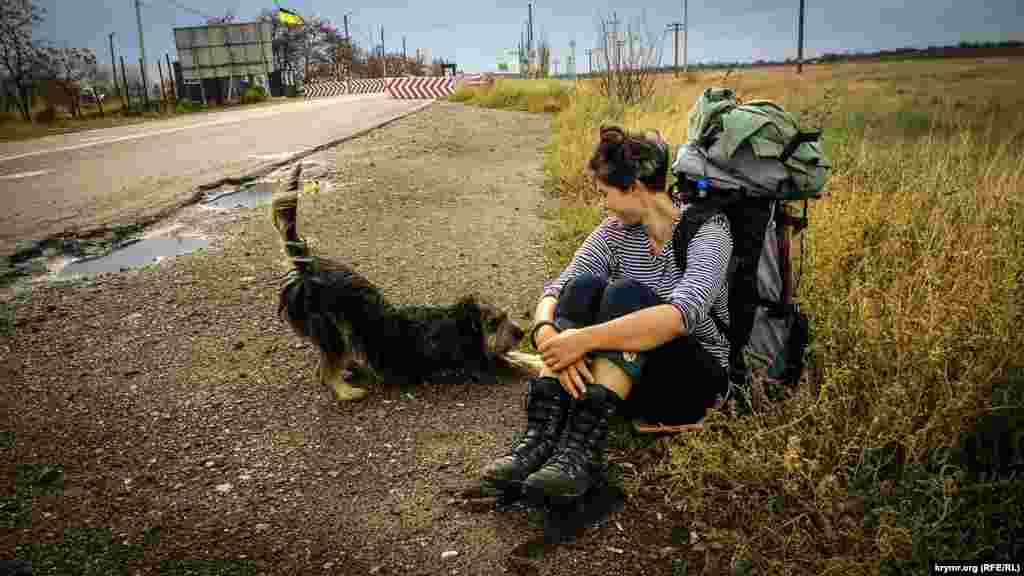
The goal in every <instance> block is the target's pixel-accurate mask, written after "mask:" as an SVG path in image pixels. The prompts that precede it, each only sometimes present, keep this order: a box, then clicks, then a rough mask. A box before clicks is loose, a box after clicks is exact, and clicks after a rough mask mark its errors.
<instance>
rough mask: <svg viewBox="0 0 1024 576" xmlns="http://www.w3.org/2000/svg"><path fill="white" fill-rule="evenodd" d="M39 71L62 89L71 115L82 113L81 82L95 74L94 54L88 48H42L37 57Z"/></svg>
mask: <svg viewBox="0 0 1024 576" xmlns="http://www.w3.org/2000/svg"><path fill="white" fill-rule="evenodd" d="M39 67H40V72H41V74H42V75H43V77H45V78H46V79H49V80H52V81H53V82H54V83H55V84H56V86H57V87H58V88H59V89H60V90H62V91H63V92H64V94H65V96H66V97H67V100H66V101H67V102H69V103H70V108H71V109H70V112H71V115H72V116H73V117H75V118H77V117H79V116H80V115H81V114H82V106H81V96H82V83H83V81H85V80H89V79H91V78H94V77H95V76H96V54H94V53H93V51H92V50H90V49H88V48H53V47H46V48H44V49H42V51H41V54H40V58H39Z"/></svg>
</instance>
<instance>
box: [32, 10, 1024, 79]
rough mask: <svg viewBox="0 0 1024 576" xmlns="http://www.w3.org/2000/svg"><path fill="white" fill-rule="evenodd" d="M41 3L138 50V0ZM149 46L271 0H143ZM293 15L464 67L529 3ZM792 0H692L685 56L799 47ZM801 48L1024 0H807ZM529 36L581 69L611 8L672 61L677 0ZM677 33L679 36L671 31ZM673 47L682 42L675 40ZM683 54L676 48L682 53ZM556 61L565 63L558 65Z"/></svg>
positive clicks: (501, 47)
mask: <svg viewBox="0 0 1024 576" xmlns="http://www.w3.org/2000/svg"><path fill="white" fill-rule="evenodd" d="M36 1H37V3H38V4H39V5H40V6H42V7H44V8H45V9H46V11H47V14H46V21H45V22H44V23H43V24H42V26H40V28H39V30H38V32H37V34H38V36H39V37H42V38H45V39H47V40H51V41H53V42H55V43H57V44H59V45H64V44H65V43H66V44H67V45H68V46H72V47H87V48H91V49H93V50H94V51H95V52H96V54H97V56H98V57H99V59H100V62H102V63H104V64H109V62H110V49H109V44H108V40H107V38H108V34H109V33H111V32H113V33H114V34H115V36H114V44H115V49H116V50H117V53H118V54H119V55H123V56H124V58H125V61H126V62H137V61H138V57H139V38H138V25H137V22H136V15H135V0H36ZM141 1H142V26H143V36H144V39H145V47H146V56H147V58H148V59H149V60H150V66H154V67H155V63H153V62H154V58H156V57H160V58H161V59H163V56H164V54H170V56H171V60H172V61H173V60H175V59H176V57H175V48H174V38H173V33H172V29H173V28H174V27H176V26H197V25H202V24H204V23H205V18H204V17H203V16H201V15H199V14H197V13H196V12H199V13H202V14H205V15H222V14H224V13H225V12H226V11H227V10H231V11H233V12H234V14H235V15H236V16H237V18H238V20H239V21H248V20H252V19H254V18H255V17H256V15H257V14H259V12H260V10H261V9H263V8H273V7H274V1H273V0H141ZM278 1H279V2H280V5H281V6H282V7H284V8H289V9H292V10H294V11H297V12H299V13H300V14H315V15H320V16H322V17H326V18H328V19H329V20H331V21H333V22H334V23H336V24H337V25H338V26H339V28H340V27H341V25H342V23H343V16H344V14H345V13H346V12H350V13H351V15H350V17H349V18H350V20H349V22H350V33H351V34H352V36H353V37H354V39H355V41H356V42H357V43H359V44H360V45H362V46H366V45H367V44H368V43H369V42H370V37H371V35H372V37H373V38H374V39H375V42H379V38H380V26H381V25H383V26H384V43H385V46H386V48H387V50H388V51H389V52H390V51H393V50H401V46H402V37H403V36H404V37H405V38H406V42H407V46H408V52H409V53H410V54H415V52H416V49H417V48H420V49H429V50H430V53H431V55H432V56H434V57H443V58H446V59H448V60H454V61H455V62H456V63H457V64H458V66H459V68H460V69H461V70H465V71H467V72H485V71H493V70H496V69H497V62H498V60H499V58H500V57H501V54H502V53H503V52H504V51H505V50H509V49H514V48H515V47H516V44H517V43H518V41H519V37H520V31H521V30H523V29H524V28H525V24H526V19H527V4H528V3H527V2H526V1H525V0H524V1H520V2H508V1H502V2H498V1H497V0H433V1H429V2H408V1H402V0H373V1H367V0H359V1H351V2H344V1H339V0H278ZM798 5H799V3H798V0H785V1H782V0H717V1H710V0H689V27H690V34H689V42H688V55H689V60H690V62H701V61H708V60H719V61H721V60H726V61H732V60H739V61H749V60H757V59H765V60H774V59H782V58H786V57H791V56H795V55H796V24H797V7H798ZM806 11H807V12H806V22H807V23H806V33H805V40H804V53H805V56H806V57H813V56H815V55H817V54H821V53H823V52H843V51H864V50H875V49H884V48H899V47H904V46H927V45H930V44H951V43H957V42H961V41H1000V40H1024V0H902V1H900V0H855V1H850V0H806ZM533 12H534V30H535V36H536V37H540V36H541V35H544V36H546V37H547V38H548V40H549V41H550V42H551V45H552V46H553V48H554V55H555V57H556V58H559V59H560V60H562V62H563V63H564V62H565V60H566V57H567V56H568V54H569V43H570V41H573V40H575V42H576V61H577V67H576V69H577V71H579V72H585V71H586V70H587V57H586V54H585V52H584V50H585V49H586V48H591V47H594V46H595V42H596V39H597V37H598V34H597V29H598V22H599V19H600V18H601V17H610V16H611V15H612V13H613V12H614V13H615V14H616V15H617V17H618V19H619V20H621V21H622V22H623V23H624V24H623V26H624V25H625V23H626V22H630V23H633V24H635V25H637V26H642V23H643V22H644V21H645V22H646V29H647V30H648V31H649V32H651V33H653V34H654V35H655V36H656V37H657V39H658V43H659V44H660V45H661V46H662V49H663V62H665V63H670V62H671V60H672V50H673V45H672V35H671V34H670V33H666V32H665V28H666V26H667V25H668V24H669V23H670V22H676V21H682V20H683V0H638V1H632V2H613V1H611V0H593V1H590V2H583V1H580V0H538V1H536V2H533ZM680 43H681V44H682V38H680ZM680 53H682V47H680ZM681 58H682V56H680V59H681ZM563 70H564V64H563Z"/></svg>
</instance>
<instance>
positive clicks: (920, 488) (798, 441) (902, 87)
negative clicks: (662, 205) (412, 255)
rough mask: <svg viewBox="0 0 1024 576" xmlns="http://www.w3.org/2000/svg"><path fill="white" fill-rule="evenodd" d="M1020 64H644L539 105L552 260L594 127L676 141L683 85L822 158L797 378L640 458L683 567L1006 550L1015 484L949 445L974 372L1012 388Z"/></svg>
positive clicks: (1016, 392)
mask: <svg viewBox="0 0 1024 576" xmlns="http://www.w3.org/2000/svg"><path fill="white" fill-rule="evenodd" d="M1022 81H1024V66H1021V61H1020V60H1012V59H986V60H957V61H941V60H936V61H917V62H874V63H870V62H868V63H850V64H838V65H834V66H810V67H807V68H805V73H804V74H803V75H802V76H798V75H796V73H795V71H793V70H790V69H760V70H741V71H734V72H733V73H731V74H730V75H729V76H728V77H727V78H726V77H725V74H724V72H722V71H715V72H705V73H701V74H698V75H697V78H696V82H688V81H686V80H684V79H678V80H677V79H673V78H671V77H669V78H665V79H663V80H662V81H661V83H660V84H659V87H658V92H657V94H656V96H655V97H654V98H653V99H652V100H651V101H650V102H648V103H646V104H645V105H643V106H637V107H633V108H628V109H623V108H621V107H616V106H615V105H613V104H610V103H608V102H606V101H604V100H602V99H601V98H599V97H598V96H597V95H596V94H594V91H593V87H592V86H589V85H587V84H581V85H580V86H579V88H578V89H577V93H576V96H575V97H574V98H573V99H572V100H571V101H570V103H569V106H567V107H566V108H565V109H564V110H563V111H562V112H561V114H560V115H559V117H558V120H557V124H558V127H557V133H556V135H555V139H554V141H553V143H552V145H551V148H550V155H549V161H548V165H547V169H548V172H549V182H550V184H551V186H552V188H553V190H554V191H555V192H556V193H558V194H559V196H560V197H561V198H562V199H563V209H562V214H561V217H560V221H559V226H560V228H558V229H557V231H556V234H560V236H556V237H555V240H554V242H553V244H552V249H553V251H554V252H556V253H557V254H558V256H557V257H556V258H555V260H556V261H555V262H553V263H552V264H553V269H555V270H558V269H560V267H561V266H562V265H564V263H565V261H566V260H567V259H568V258H569V257H571V255H572V250H573V249H574V248H575V246H574V245H572V243H573V242H575V243H576V245H578V241H579V239H580V234H581V233H585V231H586V230H588V229H589V227H590V226H592V225H593V224H594V223H596V221H597V218H599V217H600V212H599V210H597V209H595V206H597V205H599V199H598V198H596V197H595V195H594V192H593V189H592V187H591V184H590V183H589V182H588V181H587V180H586V178H585V177H584V165H585V162H586V160H587V158H588V156H589V154H590V153H591V151H592V150H593V146H594V144H595V141H596V135H597V128H598V126H599V125H600V124H602V123H616V124H619V125H621V126H624V127H626V128H630V129H644V128H657V129H659V130H660V131H661V132H662V134H664V135H665V137H666V138H667V139H668V140H669V142H671V143H673V145H674V146H678V144H680V143H682V142H684V141H685V139H686V124H687V122H686V117H687V112H688V110H689V108H690V106H691V105H692V103H693V102H694V100H695V99H696V98H697V96H698V95H699V93H700V92H701V91H702V90H703V89H705V88H707V87H709V86H728V87H731V88H733V89H735V90H736V91H737V92H738V93H739V95H740V97H741V98H743V99H754V98H770V99H774V100H776V101H779V102H780V103H782V104H783V105H784V106H785V107H786V108H787V109H789V110H791V111H793V112H795V113H797V115H798V116H799V117H800V118H801V119H802V122H803V123H804V124H805V125H807V126H821V127H823V128H824V129H825V143H826V149H827V150H828V154H829V157H830V160H831V162H832V164H833V166H834V172H833V176H832V178H831V181H830V183H829V186H828V192H829V195H828V197H827V198H824V199H821V200H818V201H814V202H813V203H812V205H811V207H810V212H809V215H810V221H811V227H810V229H809V230H808V231H807V232H806V233H805V234H807V237H806V238H805V241H806V246H805V256H806V262H805V267H804V276H803V280H802V283H801V285H800V290H799V294H798V300H799V302H800V304H801V306H802V307H803V309H804V310H805V311H807V312H809V313H810V314H811V315H812V317H813V328H812V330H813V334H812V343H811V347H810V353H811V358H810V363H809V366H808V371H807V381H806V382H805V384H804V385H803V386H802V387H800V388H799V389H798V390H797V391H796V392H795V393H794V394H793V395H792V396H791V397H789V398H788V399H787V400H785V401H784V402H778V403H775V404H773V405H771V406H769V407H767V408H764V409H763V410H761V411H759V412H758V413H755V414H753V415H749V416H742V417H734V418H726V417H725V416H724V415H716V416H715V417H713V418H712V419H711V425H710V426H709V427H708V429H707V430H706V431H705V432H703V433H700V434H695V435H690V436H680V437H676V438H675V439H673V441H672V442H671V443H670V454H671V457H670V458H669V459H667V460H666V461H665V463H664V465H663V467H662V469H661V470H659V471H658V474H659V475H667V477H668V478H669V482H670V483H671V484H672V486H673V488H674V490H673V494H674V497H675V499H676V502H677V504H678V505H679V506H680V508H681V509H683V510H685V511H686V512H687V514H688V517H689V518H691V519H692V521H693V522H694V524H693V526H691V528H692V529H694V530H695V531H697V532H698V533H699V534H700V537H701V539H702V541H703V542H704V546H701V547H697V548H696V549H695V550H691V559H692V561H693V562H697V563H701V562H703V563H707V562H717V565H718V566H719V568H718V569H719V570H720V571H721V572H722V573H733V572H734V571H736V572H739V573H758V574H825V573H829V574H878V573H889V572H891V573H897V572H901V571H904V570H914V571H915V572H914V573H925V571H927V569H928V568H927V561H928V560H931V559H942V558H946V559H949V558H957V559H960V560H963V559H968V558H969V559H977V560H985V559H991V558H993V557H995V555H996V554H997V553H999V554H1006V551H1005V550H1006V548H1005V546H1006V543H1007V538H1008V536H1007V535H1008V532H1007V530H1016V534H1021V533H1022V526H1021V524H1020V521H1019V520H1013V521H1010V522H1007V520H1006V518H1005V514H1006V512H1005V511H1006V510H1013V509H1017V510H1019V509H1020V506H1021V505H1022V504H1024V490H1022V488H1021V483H1020V482H1017V483H1016V484H1013V483H1010V484H1009V485H1006V484H1005V483H1004V484H1000V483H998V482H996V483H988V484H974V485H971V484H970V480H969V478H968V477H969V474H968V471H967V470H966V468H965V467H964V466H963V465H962V462H961V461H960V460H957V458H958V457H959V456H957V454H958V452H956V450H953V449H954V448H955V447H956V445H957V443H958V442H959V441H960V439H961V438H963V437H964V435H965V434H966V433H968V432H970V431H971V430H972V429H973V428H974V426H975V423H976V422H977V421H978V420H979V418H982V417H985V416H991V415H992V414H993V413H998V412H999V411H1000V410H1005V409H1006V406H1004V405H1002V404H1005V403H1006V402H1007V401H1004V400H1000V401H997V402H994V401H993V400H992V398H993V393H994V392H993V391H994V389H998V390H1000V392H998V393H999V394H1003V392H1002V391H1003V390H1004V389H1008V390H1011V391H1012V393H1011V394H1010V396H1009V398H1010V400H1008V401H1009V402H1012V403H1014V405H1015V406H1017V410H1018V412H1017V414H1019V413H1020V412H1019V410H1020V405H1021V397H1022V396H1024V394H1021V388H1022V387H1024V378H1022V376H1021V372H1020V369H1021V367H1024V352H1022V350H1024V331H1022V330H1021V328H1020V327H1021V324H1022V321H1024V307H1022V303H1024V287H1022V285H1024V160H1022V158H1024V106H1022V104H1024V92H1021V91H1020V90H1018V89H1015V88H1014V87H1015V86H1019V85H1020V84H1021V83H1022ZM573 218H575V219H576V221H575V222H574V223H571V224H566V222H568V221H569V220H570V219H573ZM562 244H564V245H562ZM570 245H572V246H571V247H570ZM1007 383H1008V384H1009V387H1008V388H1007V387H1006V386H1005V384H1007ZM1011 429H1012V428H1011ZM1017 436H1019V433H1018V434H1017V435H1016V436H1014V438H1017ZM1016 441H1018V442H1019V439H1017V440H1016ZM1000 514H1003V515H1004V517H1003V519H1002V520H998V519H997V518H998V517H999V515H1000ZM1001 522H1002V523H1004V524H1006V525H1005V526H1004V525H1002V524H1000V523H1001ZM1014 522H1017V524H1015V525H1013V526H1010V524H1013V523H1014ZM965 531H967V532H965ZM965 533H970V534H973V536H971V537H970V540H969V541H968V539H967V537H966V536H963V534H965ZM710 543H716V545H717V546H720V548H718V549H716V548H715V547H714V546H710V545H709V544H710ZM705 546H706V547H705ZM1000 546H1003V548H1000ZM1000 550H1001V552H1000ZM716 556H717V557H718V558H717V561H716V560H715V559H714V557H716ZM705 569H707V568H705Z"/></svg>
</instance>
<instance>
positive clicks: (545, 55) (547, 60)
mask: <svg viewBox="0 0 1024 576" xmlns="http://www.w3.org/2000/svg"><path fill="white" fill-rule="evenodd" d="M550 74H551V42H549V41H548V35H547V34H545V33H544V32H541V33H540V42H538V43H537V77H538V78H547V77H548V76H549V75H550Z"/></svg>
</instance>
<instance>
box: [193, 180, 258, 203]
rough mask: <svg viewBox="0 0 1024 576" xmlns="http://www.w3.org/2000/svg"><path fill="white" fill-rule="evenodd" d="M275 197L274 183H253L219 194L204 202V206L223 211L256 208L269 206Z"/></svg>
mask: <svg viewBox="0 0 1024 576" xmlns="http://www.w3.org/2000/svg"><path fill="white" fill-rule="evenodd" d="M273 196H274V183H273V182H265V181H263V182H253V183H252V184H247V185H245V186H242V187H240V188H239V189H238V190H235V191H234V192H226V193H224V194H218V195H217V196H214V197H213V198H211V199H209V200H207V201H206V202H203V206H206V207H209V208H222V209H231V208H256V207H257V206H262V205H264V204H269V203H270V200H271V198H272V197H273Z"/></svg>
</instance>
